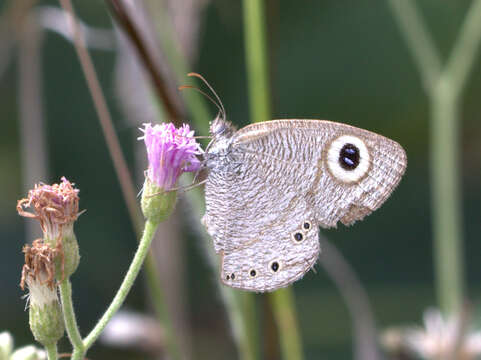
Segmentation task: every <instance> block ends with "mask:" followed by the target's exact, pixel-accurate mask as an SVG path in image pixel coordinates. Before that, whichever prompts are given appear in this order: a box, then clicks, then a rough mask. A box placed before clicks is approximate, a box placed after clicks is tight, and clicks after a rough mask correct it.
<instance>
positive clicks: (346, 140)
mask: <svg viewBox="0 0 481 360" xmlns="http://www.w3.org/2000/svg"><path fill="white" fill-rule="evenodd" d="M369 163H370V156H369V151H368V149H367V146H366V144H365V143H364V141H363V140H361V139H360V138H358V137H356V136H352V135H343V136H340V137H338V138H337V139H335V140H334V141H333V142H332V143H331V145H330V146H329V149H328V151H327V166H328V168H329V170H330V173H331V174H332V176H334V177H335V178H336V179H337V180H340V181H342V182H344V183H353V182H357V181H359V180H360V179H362V177H363V176H364V175H366V174H367V171H368V170H369Z"/></svg>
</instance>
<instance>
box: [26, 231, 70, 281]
mask: <svg viewBox="0 0 481 360" xmlns="http://www.w3.org/2000/svg"><path fill="white" fill-rule="evenodd" d="M22 252H23V253H24V254H25V264H24V265H23V268H22V279H21V281H20V287H21V288H22V290H25V283H27V285H28V287H29V288H30V287H31V285H32V284H33V282H36V283H38V284H39V285H47V286H48V287H49V288H50V289H53V288H54V287H55V272H56V262H55V260H56V259H57V258H60V262H61V264H63V262H64V261H63V252H62V249H61V244H60V243H59V245H58V246H57V247H56V248H51V247H50V246H49V245H48V244H46V243H44V242H43V240H42V239H37V240H34V241H33V243H32V246H30V245H25V246H24V247H23V249H22ZM61 271H62V272H63V267H62V268H61Z"/></svg>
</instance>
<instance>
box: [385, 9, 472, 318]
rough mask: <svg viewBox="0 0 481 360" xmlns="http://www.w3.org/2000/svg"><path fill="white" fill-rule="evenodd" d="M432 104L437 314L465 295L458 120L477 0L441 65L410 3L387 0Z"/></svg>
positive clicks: (456, 308)
mask: <svg viewBox="0 0 481 360" xmlns="http://www.w3.org/2000/svg"><path fill="white" fill-rule="evenodd" d="M389 3H390V4H391V8H392V10H393V14H394V16H395V17H396V19H398V21H399V25H400V28H401V31H402V33H403V35H404V37H405V39H406V42H407V44H408V46H409V49H410V51H411V53H412V54H413V57H414V58H415V60H416V64H417V65H418V68H419V72H420V74H421V78H422V79H423V80H424V84H425V88H426V92H427V93H428V96H429V98H430V102H431V129H430V141H431V157H430V160H431V184H432V204H431V207H432V213H433V233H434V253H435V254H434V258H435V269H436V283H437V284H436V287H437V292H438V299H439V303H440V307H441V310H442V311H443V312H444V313H447V314H449V313H453V312H457V311H459V310H460V309H461V306H462V302H463V294H464V269H463V267H464V265H463V234H462V204H461V194H460V175H459V174H460V169H459V160H460V158H461V157H460V146H459V126H458V124H459V121H460V111H461V110H460V105H459V104H460V103H461V94H462V91H463V89H464V87H465V86H466V80H467V79H468V74H469V72H470V71H471V69H472V66H473V64H474V59H475V56H476V52H477V50H478V47H479V43H480V41H481V0H473V2H472V5H471V7H470V9H469V10H468V12H467V14H466V18H465V20H464V22H463V25H462V27H461V30H460V34H459V36H458V39H457V41H456V43H455V44H454V47H453V50H452V51H451V55H450V56H449V58H448V61H447V63H446V65H445V67H444V69H441V67H440V65H439V64H440V63H441V61H440V59H439V55H438V54H437V51H436V49H435V48H434V45H433V43H432V41H431V39H430V36H429V34H428V32H427V30H426V29H425V28H426V27H425V25H424V22H423V20H422V19H421V17H420V16H419V12H418V10H417V8H416V6H415V3H413V2H412V1H411V0H389Z"/></svg>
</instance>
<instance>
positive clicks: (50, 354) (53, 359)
mask: <svg viewBox="0 0 481 360" xmlns="http://www.w3.org/2000/svg"><path fill="white" fill-rule="evenodd" d="M45 352H46V353H47V359H48V360H57V359H58V353H57V344H50V345H47V346H45Z"/></svg>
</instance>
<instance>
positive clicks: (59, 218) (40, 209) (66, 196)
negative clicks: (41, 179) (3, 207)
mask: <svg viewBox="0 0 481 360" xmlns="http://www.w3.org/2000/svg"><path fill="white" fill-rule="evenodd" d="M61 181H62V182H61V183H60V184H53V185H46V184H43V183H40V184H36V185H35V188H34V189H33V190H30V191H29V192H28V198H26V199H21V200H19V201H18V202H17V211H18V213H19V215H21V216H25V217H29V218H33V219H38V220H39V222H40V226H41V227H42V230H43V232H44V235H45V237H46V238H48V239H50V240H55V239H58V238H60V237H61V236H62V234H63V232H64V231H65V229H71V228H72V226H73V223H74V221H75V220H77V218H78V216H79V215H80V213H79V197H78V192H79V190H78V189H75V188H74V187H73V185H74V184H72V183H70V182H69V181H68V180H67V179H66V178H65V177H62V178H61ZM29 207H31V208H32V209H33V213H32V212H29V211H26V210H25V209H26V208H29Z"/></svg>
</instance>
